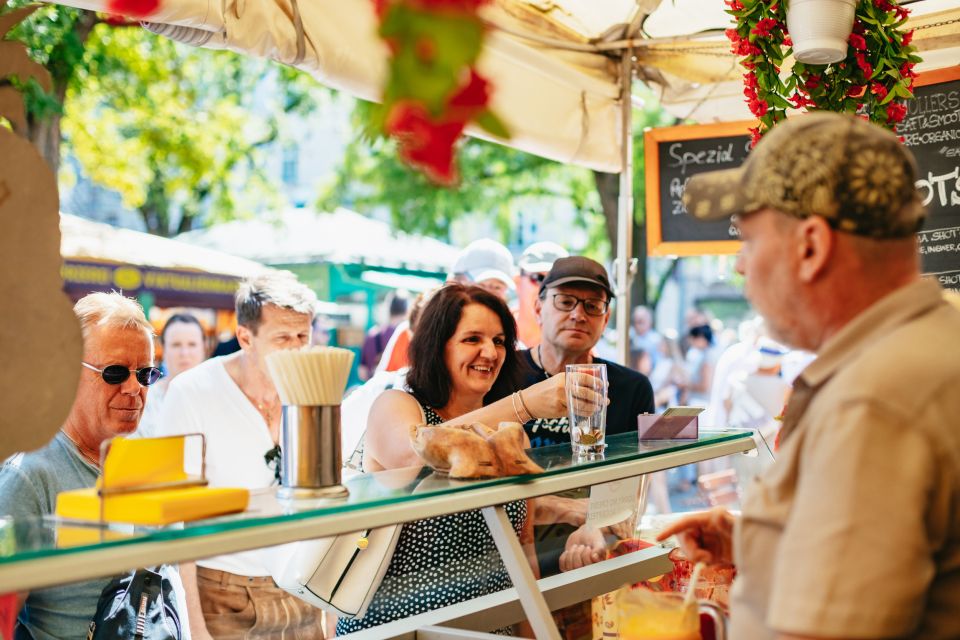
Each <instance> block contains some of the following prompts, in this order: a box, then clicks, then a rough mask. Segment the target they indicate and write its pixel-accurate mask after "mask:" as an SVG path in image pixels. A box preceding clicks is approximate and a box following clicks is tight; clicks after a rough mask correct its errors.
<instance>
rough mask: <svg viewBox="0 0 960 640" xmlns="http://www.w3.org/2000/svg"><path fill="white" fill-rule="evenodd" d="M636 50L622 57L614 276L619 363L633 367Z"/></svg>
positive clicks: (628, 50) (628, 51)
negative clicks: (632, 303)
mask: <svg viewBox="0 0 960 640" xmlns="http://www.w3.org/2000/svg"><path fill="white" fill-rule="evenodd" d="M632 89H633V49H632V48H630V47H628V48H627V49H624V51H623V54H622V55H621V58H620V127H621V131H620V135H621V140H622V144H621V145H620V146H621V153H622V154H623V155H622V158H621V162H620V167H621V168H620V197H619V199H618V200H617V247H616V249H617V259H616V261H615V262H614V272H615V273H614V277H615V278H616V285H615V287H614V290H615V291H616V293H617V313H616V323H617V360H619V361H620V362H621V363H622V364H624V365H626V366H630V312H631V306H630V284H631V282H632V281H633V276H634V274H635V273H636V272H637V260H636V259H635V258H634V257H633V256H632V251H633V100H632V99H631V96H632V95H633V93H632Z"/></svg>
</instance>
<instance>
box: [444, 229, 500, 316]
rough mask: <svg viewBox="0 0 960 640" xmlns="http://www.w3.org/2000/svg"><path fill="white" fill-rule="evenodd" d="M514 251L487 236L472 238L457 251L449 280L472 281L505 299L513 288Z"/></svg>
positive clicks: (468, 282)
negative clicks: (472, 239) (477, 238)
mask: <svg viewBox="0 0 960 640" xmlns="http://www.w3.org/2000/svg"><path fill="white" fill-rule="evenodd" d="M513 271H514V268H513V254H511V253H510V250H509V249H507V248H506V247H505V246H503V245H502V244H500V243H499V242H497V241H496V240H491V239H489V238H480V239H479V240H474V241H473V242H471V243H470V244H468V245H467V246H466V247H464V249H463V251H461V252H460V253H459V255H457V259H456V260H455V261H454V263H453V269H452V270H451V272H450V277H449V278H448V279H449V280H452V281H454V282H459V283H461V284H475V285H477V286H478V287H480V288H481V289H486V290H487V291H489V292H490V293H492V294H493V295H495V296H497V297H498V298H500V299H501V300H504V301H506V300H507V298H508V297H509V295H510V292H511V291H513V290H514V289H516V287H517V285H516V284H515V283H514V281H513Z"/></svg>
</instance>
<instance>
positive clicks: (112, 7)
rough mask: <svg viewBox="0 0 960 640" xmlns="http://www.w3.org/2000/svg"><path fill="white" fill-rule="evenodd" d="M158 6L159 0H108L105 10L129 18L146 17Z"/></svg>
mask: <svg viewBox="0 0 960 640" xmlns="http://www.w3.org/2000/svg"><path fill="white" fill-rule="evenodd" d="M159 6H160V0H108V1H107V11H108V12H109V13H116V14H120V15H122V16H128V17H131V18H146V17H147V16H149V15H150V14H151V13H154V12H155V11H156V10H157V8H158V7H159Z"/></svg>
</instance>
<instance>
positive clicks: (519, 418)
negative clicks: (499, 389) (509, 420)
mask: <svg viewBox="0 0 960 640" xmlns="http://www.w3.org/2000/svg"><path fill="white" fill-rule="evenodd" d="M510 403H511V404H512V405H513V414H514V415H515V416H517V422H519V423H520V424H524V423H525V422H526V420H524V419H523V417H522V416H521V415H520V410H519V409H517V394H515V393H511V394H510Z"/></svg>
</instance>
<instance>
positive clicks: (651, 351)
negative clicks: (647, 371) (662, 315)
mask: <svg viewBox="0 0 960 640" xmlns="http://www.w3.org/2000/svg"><path fill="white" fill-rule="evenodd" d="M631 319H632V321H633V322H632V324H631V331H630V348H631V349H632V350H634V351H643V352H644V353H646V354H647V357H648V358H650V367H651V370H652V368H653V367H655V366H657V360H659V359H660V342H661V341H662V340H663V336H661V335H660V334H659V333H658V332H657V331H656V329H654V328H653V315H652V314H651V313H650V309H648V308H647V307H645V306H643V305H637V306H635V307H634V308H633V315H632V316H631Z"/></svg>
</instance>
